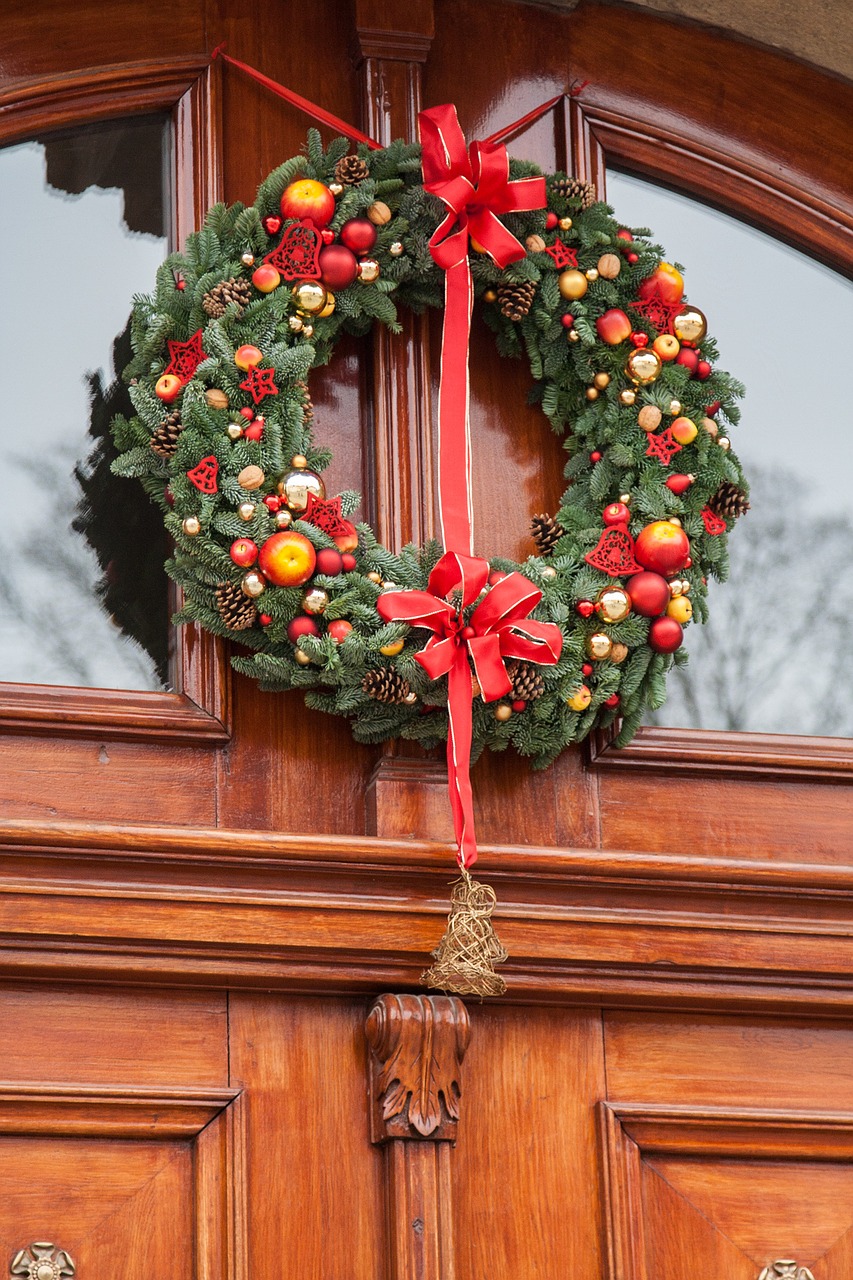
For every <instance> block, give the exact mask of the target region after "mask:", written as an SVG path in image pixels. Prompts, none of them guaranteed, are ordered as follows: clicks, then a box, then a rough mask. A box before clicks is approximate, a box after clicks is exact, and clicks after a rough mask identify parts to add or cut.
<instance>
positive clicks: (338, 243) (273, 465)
mask: <svg viewBox="0 0 853 1280" xmlns="http://www.w3.org/2000/svg"><path fill="white" fill-rule="evenodd" d="M475 145H476V144H475ZM500 150H501V151H503V148H500ZM484 154H485V153H484ZM504 154H505V153H504ZM484 163H485V161H484ZM421 166H422V154H421V148H420V147H418V146H415V145H409V144H405V143H403V142H395V143H394V144H393V145H391V146H389V147H387V148H379V149H372V148H371V147H368V146H365V145H361V146H359V147H358V149H357V151H356V152H355V153H351V151H350V147H349V144H348V143H347V142H346V141H345V140H344V139H338V140H337V141H334V142H332V143H331V145H330V146H329V147H328V148H327V149H324V147H323V145H322V143H321V139H320V135H319V134H318V133H317V132H316V131H314V130H312V131H311V132H309V134H308V140H307V145H306V149H305V153H304V154H303V155H298V156H295V157H293V158H292V159H290V160H287V161H286V162H285V163H284V164H282V165H281V166H280V167H279V168H277V169H276V170H275V171H274V172H273V173H271V174H270V175H269V177H268V178H266V180H265V181H264V182H263V183H262V184H261V186H260V189H259V191H258V194H257V198H256V200H255V203H254V204H253V205H251V206H249V207H244V206H243V205H241V204H235V205H232V206H230V207H226V206H225V205H223V204H218V205H216V206H214V207H213V208H212V209H211V210H210V212H209V213H208V215H207V218H206V221H205V225H204V227H203V228H202V230H200V231H199V232H197V233H196V234H193V235H191V236H190V237H189V239H188V242H187V245H186V248H185V250H184V252H183V253H178V254H174V255H172V256H171V257H170V258H169V259H168V260H167V261H166V263H165V264H164V265H163V267H162V268H161V270H160V271H159V273H158V276H157V282H156V287H155V289H154V292H153V293H152V294H151V295H150V296H145V297H138V298H136V299H135V302H134V308H133V317H132V343H133V351H134V356H133V360H132V363H131V364H130V366H129V367H128V369H127V370H126V373H125V377H126V380H127V381H128V383H129V386H130V395H131V398H132V401H133V405H134V408H135V411H136V416H134V417H132V418H129V419H128V418H126V417H119V418H117V419H116V420H115V422H114V424H113V431H114V437H115V441H116V444H117V446H118V449H119V452H120V456H119V458H118V460H117V461H116V462H115V464H114V470H115V471H116V472H117V473H118V474H119V475H122V476H128V477H136V478H137V479H139V480H140V481H141V483H142V485H143V486H144V488H145V490H146V492H147V493H148V494H149V496H150V497H151V498H152V499H153V501H154V502H156V503H157V504H158V505H159V507H160V508H161V510H162V512H163V516H164V520H165V525H166V528H167V529H168V531H169V533H170V535H171V537H172V539H173V540H174V547H175V552H174V556H173V558H172V559H171V560H170V561H169V563H168V571H169V573H170V574H171V576H172V577H173V578H174V579H175V581H176V582H178V583H179V584H180V586H181V588H182V589H183V593H184V605H183V608H182V609H181V612H180V614H179V615H178V616H177V621H179V622H186V621H189V620H192V621H194V622H197V623H199V624H200V625H201V626H203V627H204V628H206V629H207V630H208V631H211V632H213V633H214V634H217V635H221V636H227V637H232V638H234V639H239V641H240V643H241V645H242V646H243V647H244V649H245V650H249V651H251V652H250V653H248V654H246V653H243V654H241V655H240V656H234V657H233V658H232V662H233V665H234V667H236V669H237V670H238V671H240V672H242V673H244V674H246V675H249V676H253V677H255V678H257V679H258V680H259V681H260V683H261V686H262V687H263V688H265V689H270V690H284V689H294V688H295V689H302V690H304V691H305V699H306V702H307V703H308V705H309V706H310V707H312V708H313V709H315V710H321V711H326V712H330V713H333V714H337V715H342V716H346V717H347V718H348V719H349V720H350V723H351V726H352V731H353V734H354V736H355V738H356V739H358V740H359V741H361V742H378V741H381V740H383V739H387V738H394V737H404V738H411V739H414V740H416V741H418V742H420V743H422V744H423V745H424V746H426V747H432V746H434V745H436V744H437V743H441V742H443V741H445V740H446V739H447V737H448V712H447V702H448V679H447V672H448V670H449V666H448V662H447V661H444V659H443V658H442V650H443V649H444V648H445V647H446V643H445V642H446V641H447V638H448V637H450V638H451V639H453V640H455V642H457V643H461V642H462V641H461V640H460V639H459V637H462V640H465V639H467V640H468V642H469V650H468V654H470V656H471V658H472V660H473V662H472V665H470V666H469V665H468V663H467V655H466V672H468V673H470V682H471V697H472V698H473V699H474V704H473V709H472V715H473V724H472V726H471V733H472V738H473V741H472V751H473V754H474V756H476V754H477V753H478V752H479V751H481V750H482V749H483V748H484V747H488V748H490V749H492V750H503V749H505V748H506V747H508V746H509V745H512V746H513V747H514V748H515V749H516V750H517V751H518V752H520V753H521V754H522V755H526V756H531V757H532V758H533V762H534V763H535V764H536V765H540V766H541V765H547V764H548V763H549V762H551V761H552V760H553V759H554V758H555V757H556V756H557V755H558V754H559V753H560V751H562V749H563V748H564V747H566V746H567V745H568V744H570V743H574V742H577V741H578V740H579V739H582V738H584V737H585V736H586V735H587V734H588V733H589V732H590V731H591V730H592V729H593V728H594V727H596V726H599V725H608V724H609V723H610V722H611V721H613V720H614V718H615V717H617V716H618V717H620V718H621V728H620V730H619V734H618V738H617V741H618V742H619V743H625V742H627V741H628V740H629V739H630V738H631V736H632V735H633V734H634V733H635V731H636V729H637V727H638V726H639V724H640V723H641V720H642V717H643V714H644V711H645V709H646V708H647V707H651V708H655V707H658V706H660V705H661V704H662V703H663V701H664V699H665V681H666V674H667V671H668V670H669V668H670V667H671V666H672V664H673V663H675V664H679V663H682V662H684V661H686V656H687V655H686V653H685V650H684V649H683V648H682V639H683V632H684V627H685V625H686V624H688V623H690V622H691V620H692V621H697V620H698V621H704V620H705V618H706V614H707V581H708V579H709V578H717V579H724V578H725V577H726V572H727V556H726V534H727V532H728V531H729V530H730V529H731V527H732V525H733V523H734V521H735V519H736V518H737V516H738V515H739V514H740V513H741V512H742V511H743V510H745V508H746V506H747V505H748V503H747V491H746V488H745V484H744V478H743V474H742V471H741V467H740V464H739V463H738V460H737V458H736V457H735V455H734V453H733V452H732V451H731V450H730V448H729V430H728V426H729V424H734V423H736V422H737V420H738V409H737V405H736V399H737V397H738V396H739V395H740V394H741V393H742V388H741V387H740V386H739V384H738V383H737V382H735V381H734V380H733V379H732V378H731V377H730V376H729V375H728V374H726V373H724V372H723V371H722V370H720V369H718V368H717V350H716V346H715V344H714V342H713V340H712V339H711V338H710V337H709V335H708V333H707V332H706V324H705V319H704V317H703V315H702V313H701V312H700V311H699V310H698V309H697V308H696V307H695V306H692V305H690V304H688V303H686V302H685V300H684V298H683V281H682V277H681V274H680V269H679V268H678V267H676V266H671V265H669V264H668V263H667V262H665V261H664V260H663V252H662V250H661V249H660V248H659V247H658V246H657V245H655V244H654V243H653V242H652V241H651V239H650V233H649V232H648V231H645V230H637V229H629V228H626V227H624V226H623V225H622V224H620V223H619V222H618V221H617V220H615V218H614V216H613V212H612V210H611V209H610V208H609V207H608V206H607V205H605V204H603V203H601V202H599V201H597V200H596V197H595V192H594V190H593V189H592V187H591V186H590V184H589V183H587V182H583V181H578V180H577V179H575V178H573V177H571V176H568V175H565V174H562V173H555V174H551V175H548V176H547V177H546V178H544V180H543V179H542V178H541V177H539V178H538V179H537V180H538V182H539V183H540V184H541V190H542V191H543V192H544V193H545V198H544V201H543V202H542V207H535V208H526V209H525V208H522V210H521V211H516V212H512V211H508V212H504V211H503V210H504V209H509V210H511V209H513V208H514V209H516V210H517V209H518V208H519V206H518V204H517V203H516V204H512V203H511V202H510V203H504V205H503V206H501V205H500V202H499V201H498V203H497V205H496V206H495V207H496V208H497V209H498V212H499V213H500V221H499V223H498V225H499V227H500V233H501V234H502V235H504V236H508V237H509V239H510V240H512V242H513V244H516V243H517V245H518V250H517V252H514V253H513V255H512V256H511V259H510V260H509V262H508V265H507V264H506V259H507V257H509V256H510V255H504V257H503V258H501V255H500V254H496V255H495V256H493V255H492V252H491V251H490V252H482V251H479V250H481V249H482V247H483V246H481V245H478V243H477V224H476V217H477V210H476V208H475V207H474V206H473V205H472V206H470V208H469V213H470V215H471V216H470V218H469V224H470V225H469V229H470V231H471V235H472V241H471V253H470V276H469V277H468V278H469V279H470V280H471V281H472V282H473V294H474V299H475V302H476V304H477V305H478V306H480V307H481V308H482V312H483V315H484V317H485V320H486V323H487V324H488V325H489V326H490V327H491V328H492V329H493V330H494V333H495V335H496V339H497V343H498V349H499V351H500V353H501V354H502V355H505V356H514V357H515V356H520V355H521V354H522V353H525V354H526V356H527V359H528V360H529V362H530V368H531V373H532V388H531V393H530V398H531V400H532V401H534V402H536V403H538V404H539V405H540V406H541V408H542V412H543V413H544V415H545V417H546V418H547V420H548V422H549V423H550V424H551V426H552V428H553V429H554V430H555V431H556V432H558V433H560V434H561V435H563V436H564V447H565V450H566V454H567V463H566V468H565V474H566V478H567V480H568V487H567V489H566V492H565V496H564V498H563V500H562V503H561V506H560V509H559V511H558V512H556V513H555V514H554V515H537V516H535V517H534V519H533V527H532V536H533V542H534V543H535V550H536V554H535V555H531V557H530V558H529V559H528V560H527V561H525V562H524V563H523V564H521V565H518V564H514V563H512V562H511V561H509V560H506V559H502V558H497V559H492V561H491V563H490V564H489V565H487V566H486V569H485V571H483V572H479V571H478V573H477V574H475V575H474V576H473V577H472V576H471V575H470V574H469V576H468V577H467V579H466V577H465V574H464V573H462V572H459V571H458V565H457V566H456V567H455V568H453V567H452V566H451V568H452V571H450V572H448V570H447V564H446V561H447V559H448V557H446V556H445V557H444V558H443V559H442V548H441V547H440V546H439V545H438V544H430V545H427V546H423V547H417V546H408V547H405V548H404V549H403V550H402V551H400V552H398V553H394V552H392V551H389V550H388V549H387V548H385V547H383V546H381V545H380V544H379V543H378V541H377V539H376V537H375V536H374V534H373V532H372V530H371V529H370V527H369V525H367V524H355V523H353V520H352V517H353V515H354V514H355V512H356V509H357V507H358V505H359V497H358V495H357V494H356V493H354V492H345V493H340V494H335V495H332V494H328V493H327V492H326V490H325V486H324V483H323V478H322V476H323V471H324V469H325V468H326V466H327V465H328V463H329V460H330V453H329V450H328V449H327V448H326V447H325V446H324V445H323V443H322V441H320V440H317V439H315V435H314V429H313V426H314V424H313V413H312V405H311V396H310V391H309V375H310V371H311V369H312V368H314V367H315V366H316V365H321V364H325V363H326V362H327V361H328V360H329V359H330V358H331V356H332V354H333V351H334V347H335V342H336V340H337V338H338V336H339V334H341V333H343V332H346V333H351V334H356V335H365V334H367V333H368V332H369V331H370V329H371V328H372V326H373V325H374V324H376V323H377V322H378V323H379V324H383V325H386V326H388V327H389V328H390V329H391V330H396V329H397V327H398V320H397V316H398V308H399V307H411V308H413V309H415V310H421V309H423V308H426V307H440V306H442V305H443V304H444V298H445V294H444V287H445V278H444V277H445V270H442V267H445V268H446V267H447V266H448V264H447V263H441V261H440V256H439V255H438V254H436V252H435V246H436V234H437V232H438V231H440V224H442V220H443V219H444V218H445V215H446V208H445V206H447V205H448V204H449V197H448V195H447V193H446V192H442V191H439V189H438V188H439V184H437V183H435V182H432V183H431V182H426V183H425V181H424V177H423V176H422V167H421ZM539 173H540V171H539V170H538V169H537V168H536V167H535V166H534V165H532V164H528V163H523V162H520V161H517V160H512V161H510V162H509V175H508V176H509V178H510V179H511V182H510V184H509V186H510V187H514V186H518V187H519V188H521V187H523V186H524V185H525V182H526V181H529V180H531V179H534V178H536V177H537V175H539ZM481 186H482V180H481ZM427 188H429V189H427ZM439 197H440V198H439ZM489 217H492V218H493V215H491V214H490V215H489ZM494 222H496V223H497V222H498V219H497V218H494ZM448 243H449V241H448ZM437 257H438V258H439V261H438V262H437V261H436V258H437ZM465 257H466V263H467V261H468V254H467V242H466V250H465ZM496 258H497V259H498V261H503V262H504V264H505V265H503V266H499V265H498V264H497V261H496ZM467 269H468V267H467V265H466V270H467ZM457 549H458V548H457ZM463 550H464V548H463ZM472 563H473V562H472ZM477 563H479V564H481V565H482V564H483V562H482V561H480V562H477ZM436 566H439V568H438V571H437V576H436ZM442 566H443V568H442ZM519 575H520V576H519ZM460 582H461V583H462V588H463V590H462V595H461V596H460V594H459V592H458V591H457V592H456V594H455V595H454V590H455V589H456V588H457V587H458V586H459V584H460ZM508 583H510V584H512V585H511V586H509V585H507V584H508ZM519 583H521V586H520V587H519ZM425 601H426V602H429V601H432V602H434V604H433V605H430V604H429V603H426V604H425V603H424V602H425ZM478 611H479V615H480V616H479V618H478V617H477V616H476V615H477V614H478ZM531 615H532V617H531ZM543 624H544V625H543ZM548 624H550V625H548ZM425 632H432V636H431V637H430V639H429V643H428V644H427V646H426V649H424V642H425V638H426V637H425ZM451 633H452V635H451ZM555 635H556V637H557V643H556V644H555V643H554V642H553V639H549V638H548V637H549V636H551V637H553V636H555ZM478 645H479V647H480V658H482V659H483V661H482V662H481V661H478ZM487 649H488V650H489V653H488V654H485V651H486V650H487ZM484 654H485V658H484V657H483V655H484ZM493 659H496V662H497V667H498V668H499V673H498V675H497V677H496V676H495V668H494V665H493V666H492V669H491V673H490V674H489V676H488V678H487V679H486V678H485V677H484V676H483V671H484V670H485V669H486V668H488V664H489V662H490V661H492V660H493ZM466 678H467V677H466Z"/></svg>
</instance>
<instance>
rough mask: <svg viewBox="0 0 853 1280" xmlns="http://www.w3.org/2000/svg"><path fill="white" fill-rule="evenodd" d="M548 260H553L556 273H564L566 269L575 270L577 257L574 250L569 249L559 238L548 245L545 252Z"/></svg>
mask: <svg viewBox="0 0 853 1280" xmlns="http://www.w3.org/2000/svg"><path fill="white" fill-rule="evenodd" d="M545 252H546V253H547V254H548V256H549V257H550V258H552V259H553V262H554V266H555V267H556V268H557V270H558V271H564V270H565V269H566V268H567V267H572V268H573V269H575V270H576V269H577V265H578V255H577V251H576V250H575V249H570V248H569V246H568V245H567V244H564V243H563V241H562V240H560V239H559V238H558V239H557V240H555V241H554V243H553V244H549V245H548V248H547V249H546V250H545Z"/></svg>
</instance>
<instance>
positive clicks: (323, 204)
mask: <svg viewBox="0 0 853 1280" xmlns="http://www.w3.org/2000/svg"><path fill="white" fill-rule="evenodd" d="M281 212H282V213H283V214H284V216H285V218H298V219H301V218H308V219H310V221H311V222H313V223H314V226H315V227H327V226H328V225H329V223H330V222H331V221H332V218H333V217H334V216H335V197H334V196H333V195H332V193H331V191H330V190H329V188H328V187H327V186H325V185H324V184H323V183H322V182H315V180H314V179H313V178H298V179H297V180H296V182H291V184H290V186H289V187H285V189H284V191H283V192H282V196H281Z"/></svg>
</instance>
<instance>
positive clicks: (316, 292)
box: [290, 280, 327, 327]
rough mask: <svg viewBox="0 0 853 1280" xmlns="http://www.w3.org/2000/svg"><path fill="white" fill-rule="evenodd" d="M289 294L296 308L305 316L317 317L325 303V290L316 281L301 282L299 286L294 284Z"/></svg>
mask: <svg viewBox="0 0 853 1280" xmlns="http://www.w3.org/2000/svg"><path fill="white" fill-rule="evenodd" d="M290 292H291V294H292V295H293V298H294V300H295V302H296V305H297V307H298V308H299V310H300V311H302V312H304V314H305V315H309V316H317V315H319V314H320V312H321V311H322V310H323V308H324V307H325V305H326V302H327V294H326V290H325V289H324V288H323V286H322V285H321V284H318V283H317V281H316V280H302V281H300V282H299V284H295V285H294V286H293V288H292V289H291V291H290ZM303 327H304V326H303Z"/></svg>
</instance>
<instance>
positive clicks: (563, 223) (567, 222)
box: [557, 218, 572, 231]
mask: <svg viewBox="0 0 853 1280" xmlns="http://www.w3.org/2000/svg"><path fill="white" fill-rule="evenodd" d="M557 225H558V226H559V228H560V230H561V231H571V229H572V220H571V218H561V219H560V221H559V222H558V224H557Z"/></svg>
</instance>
